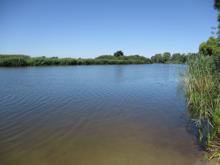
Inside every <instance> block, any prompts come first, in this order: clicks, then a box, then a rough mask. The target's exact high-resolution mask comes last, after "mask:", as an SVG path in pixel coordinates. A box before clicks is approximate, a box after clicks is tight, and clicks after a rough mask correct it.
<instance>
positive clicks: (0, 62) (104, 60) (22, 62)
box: [0, 51, 195, 67]
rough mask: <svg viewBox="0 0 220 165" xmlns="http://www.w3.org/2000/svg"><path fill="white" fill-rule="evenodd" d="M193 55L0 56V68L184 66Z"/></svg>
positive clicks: (117, 53)
mask: <svg viewBox="0 0 220 165" xmlns="http://www.w3.org/2000/svg"><path fill="white" fill-rule="evenodd" d="M194 55H195V54H180V53H175V54H173V55H171V53H168V52H166V53H163V54H156V55H154V56H152V57H151V58H147V57H144V56H140V55H124V53H123V52H122V51H117V52H115V53H114V54H113V55H102V56H98V57H96V58H58V57H45V56H42V57H30V56H27V55H3V54H2V55H0V66H2V67H13V66H15V67H16V66H50V65H51V66H52V65H106V64H109V65H111V64H153V63H166V64H169V63H170V64H172V63H173V64H184V63H186V61H187V59H188V58H189V57H191V56H194Z"/></svg>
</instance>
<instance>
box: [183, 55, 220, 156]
mask: <svg viewBox="0 0 220 165" xmlns="http://www.w3.org/2000/svg"><path fill="white" fill-rule="evenodd" d="M218 75H219V74H218V73H217V70H216V66H215V62H214V58H213V57H210V56H202V55H198V56H196V57H195V58H194V59H190V60H188V65H187V71H186V73H185V76H184V82H185V83H184V84H185V89H186V97H187V103H188V109H189V114H190V115H191V118H192V121H193V123H194V124H195V125H196V127H197V128H198V129H197V130H198V139H199V142H200V144H201V145H202V146H203V147H204V148H205V149H206V150H207V151H209V153H210V157H209V158H210V159H212V158H214V157H218V158H220V92H219V91H220V88H219V76H218ZM219 160H220V159H219Z"/></svg>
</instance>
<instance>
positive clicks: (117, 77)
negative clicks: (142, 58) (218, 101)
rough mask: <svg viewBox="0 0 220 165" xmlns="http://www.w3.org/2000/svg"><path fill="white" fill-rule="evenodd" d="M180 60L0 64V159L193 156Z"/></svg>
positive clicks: (42, 164)
mask: <svg viewBox="0 0 220 165" xmlns="http://www.w3.org/2000/svg"><path fill="white" fill-rule="evenodd" d="M184 68H185V66H183V65H112V66H71V67H27V68H0V164H1V165H61V164H65V165H194V164H195V165H196V164H198V161H199V159H201V151H199V149H198V146H197V144H196V140H195V138H194V137H193V136H192V135H191V134H190V133H189V132H187V130H186V125H187V117H186V105H185V99H184V95H183V91H182V90H181V83H180V76H179V75H180V72H182V71H184ZM199 164H200V163H199Z"/></svg>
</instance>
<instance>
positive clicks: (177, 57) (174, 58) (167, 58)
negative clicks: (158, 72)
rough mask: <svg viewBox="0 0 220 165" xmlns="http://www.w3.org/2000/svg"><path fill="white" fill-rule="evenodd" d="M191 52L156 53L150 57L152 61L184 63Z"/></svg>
mask: <svg viewBox="0 0 220 165" xmlns="http://www.w3.org/2000/svg"><path fill="white" fill-rule="evenodd" d="M189 55H191V54H187V55H185V54H180V53H174V54H173V55H171V54H170V53H169V52H165V53H163V54H156V55H154V56H152V57H151V61H152V63H166V64H168V63H172V64H184V63H186V61H187V58H188V56H189Z"/></svg>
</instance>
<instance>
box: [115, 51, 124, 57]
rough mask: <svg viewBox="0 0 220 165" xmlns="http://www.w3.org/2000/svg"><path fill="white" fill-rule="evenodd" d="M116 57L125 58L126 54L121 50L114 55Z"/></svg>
mask: <svg viewBox="0 0 220 165" xmlns="http://www.w3.org/2000/svg"><path fill="white" fill-rule="evenodd" d="M114 56H115V57H122V56H124V53H123V52H122V51H121V50H119V51H117V52H115V53H114Z"/></svg>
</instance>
